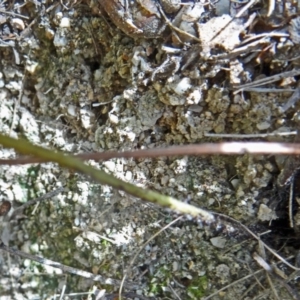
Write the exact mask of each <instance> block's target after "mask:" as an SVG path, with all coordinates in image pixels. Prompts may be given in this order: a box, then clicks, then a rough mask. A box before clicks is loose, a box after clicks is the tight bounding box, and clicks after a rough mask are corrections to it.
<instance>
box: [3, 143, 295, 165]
mask: <svg viewBox="0 0 300 300" xmlns="http://www.w3.org/2000/svg"><path fill="white" fill-rule="evenodd" d="M246 153H247V154H255V155H258V154H259V155H260V154H284V155H299V154H300V144H297V143H269V142H224V143H203V144H198V145H197V144H195V145H185V146H173V147H168V148H155V149H144V150H134V151H123V152H122V151H107V152H101V153H99V152H96V153H81V154H77V155H76V156H75V157H77V158H80V159H82V160H96V161H98V160H108V159H112V158H121V157H122V158H153V157H162V156H169V157H171V156H179V155H191V156H199V155H219V154H223V155H232V154H240V155H241V154H246ZM48 161H51V160H50V159H45V158H40V157H20V158H15V159H0V165H24V164H33V163H43V162H48Z"/></svg>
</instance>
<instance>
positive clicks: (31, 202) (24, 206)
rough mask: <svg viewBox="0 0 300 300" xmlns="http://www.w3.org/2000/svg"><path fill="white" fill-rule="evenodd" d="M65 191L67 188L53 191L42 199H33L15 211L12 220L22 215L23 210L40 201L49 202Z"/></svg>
mask: <svg viewBox="0 0 300 300" xmlns="http://www.w3.org/2000/svg"><path fill="white" fill-rule="evenodd" d="M63 191H65V188H64V187H60V188H58V189H56V190H54V191H51V192H49V193H46V194H44V195H42V196H41V197H38V198H36V199H33V200H30V201H28V202H26V203H25V204H23V205H22V206H20V207H18V208H17V209H15V210H14V212H13V213H12V215H11V216H10V219H13V218H14V217H15V216H16V215H17V214H20V213H22V212H23V210H24V209H25V208H27V207H29V206H31V205H33V204H36V203H38V202H40V201H43V200H47V199H51V198H53V197H54V196H56V195H58V194H59V193H61V192H63Z"/></svg>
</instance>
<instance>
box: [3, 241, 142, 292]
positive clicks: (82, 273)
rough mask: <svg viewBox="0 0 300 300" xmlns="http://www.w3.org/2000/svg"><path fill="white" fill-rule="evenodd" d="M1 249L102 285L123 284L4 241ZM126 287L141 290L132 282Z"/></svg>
mask: <svg viewBox="0 0 300 300" xmlns="http://www.w3.org/2000/svg"><path fill="white" fill-rule="evenodd" d="M0 249H2V250H4V251H6V252H8V253H10V254H13V255H17V256H21V257H24V258H28V259H30V260H33V261H36V262H38V263H41V264H43V265H47V266H51V267H53V268H58V269H61V270H62V271H63V272H67V273H71V274H75V275H78V276H81V277H85V278H88V279H91V280H93V281H97V282H100V283H102V284H108V285H114V286H118V285H120V283H121V281H120V280H117V279H112V278H104V277H103V276H101V275H94V274H93V273H90V272H86V271H83V270H80V269H76V268H73V267H69V266H66V265H63V264H61V263H59V262H56V261H53V260H50V259H46V258H43V257H40V256H36V255H31V254H29V253H26V252H23V251H20V250H16V249H12V248H10V247H8V246H6V245H4V243H3V242H2V241H1V242H0ZM124 286H125V287H126V288H128V289H137V288H140V286H139V285H138V284H135V283H130V282H126V283H125V284H124Z"/></svg>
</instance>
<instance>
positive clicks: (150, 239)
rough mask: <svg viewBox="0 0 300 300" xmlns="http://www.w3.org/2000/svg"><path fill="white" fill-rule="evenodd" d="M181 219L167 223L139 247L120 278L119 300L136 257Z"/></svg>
mask: <svg viewBox="0 0 300 300" xmlns="http://www.w3.org/2000/svg"><path fill="white" fill-rule="evenodd" d="M181 218H183V216H180V217H178V218H176V219H175V220H173V221H172V222H171V223H169V224H168V225H166V226H165V227H163V228H162V229H160V230H159V231H158V232H156V233H155V234H154V235H152V236H151V237H150V238H149V239H148V240H147V241H146V242H145V243H144V244H143V245H142V246H141V247H140V249H139V250H138V251H137V253H136V254H135V255H134V257H133V259H132V260H131V262H130V263H129V266H128V267H127V269H126V270H125V272H124V276H123V278H122V282H121V285H120V289H119V299H121V298H122V288H123V285H124V282H125V280H126V277H127V274H128V272H129V269H130V268H131V267H132V266H133V264H134V262H135V260H136V258H137V257H138V255H139V254H140V253H141V251H142V250H143V249H144V248H145V247H146V246H147V245H148V244H149V243H150V242H151V241H152V240H153V239H154V238H156V237H157V236H158V235H159V234H161V233H162V232H163V231H164V230H166V229H167V228H169V227H170V226H171V225H173V224H174V223H176V222H177V221H179V220H180V219H181Z"/></svg>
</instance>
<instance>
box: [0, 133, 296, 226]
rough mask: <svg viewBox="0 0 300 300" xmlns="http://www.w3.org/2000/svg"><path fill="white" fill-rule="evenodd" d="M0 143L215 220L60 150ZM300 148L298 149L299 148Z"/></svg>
mask: <svg viewBox="0 0 300 300" xmlns="http://www.w3.org/2000/svg"><path fill="white" fill-rule="evenodd" d="M0 144H2V145H4V146H5V147H7V148H14V149H15V150H16V151H18V152H20V153H22V154H25V155H34V156H38V157H40V158H42V159H44V160H46V161H54V162H56V163H58V164H59V165H61V166H62V167H67V168H70V169H73V170H75V171H77V172H80V173H84V174H86V175H88V176H90V177H91V178H94V179H95V180H96V181H98V182H99V183H102V184H107V185H109V186H111V187H113V188H115V189H117V190H121V191H124V192H126V193H128V194H130V195H132V196H134V197H138V198H140V199H143V200H145V201H148V202H152V203H154V204H158V205H160V206H162V207H167V208H169V209H171V210H175V211H177V212H180V213H182V214H187V215H191V216H193V217H200V218H201V220H202V221H203V222H207V223H211V222H214V221H215V217H214V216H213V214H212V213H210V212H209V211H206V210H204V209H201V208H198V207H195V206H193V205H190V204H187V203H184V202H181V201H179V200H177V199H175V198H172V197H169V196H165V195H163V194H160V193H158V192H155V191H152V190H147V189H143V188H140V187H138V186H135V185H134V184H131V183H127V182H125V181H122V180H120V179H117V178H116V177H114V176H112V175H110V174H107V173H105V172H104V171H101V170H97V169H95V168H93V167H91V166H88V165H86V164H85V163H83V162H82V161H81V160H80V159H78V158H76V157H74V156H71V155H65V154H64V153H62V152H54V151H53V150H49V149H44V148H42V147H40V146H35V145H33V144H31V143H29V142H28V141H26V140H22V139H19V140H16V139H13V138H10V137H8V136H5V135H2V134H0ZM299 150H300V149H299Z"/></svg>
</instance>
